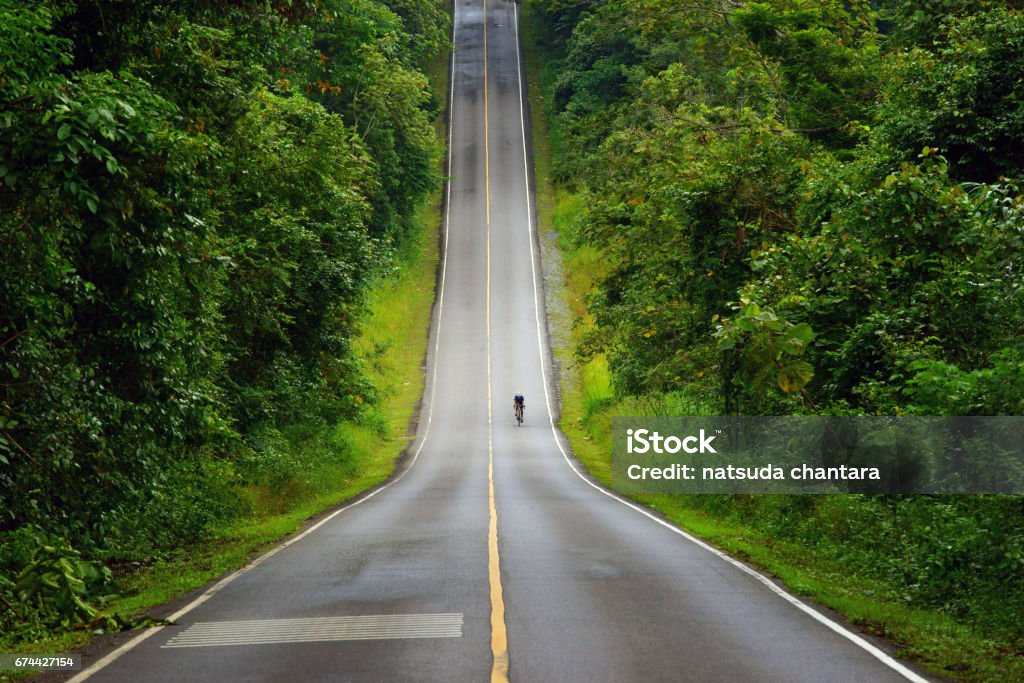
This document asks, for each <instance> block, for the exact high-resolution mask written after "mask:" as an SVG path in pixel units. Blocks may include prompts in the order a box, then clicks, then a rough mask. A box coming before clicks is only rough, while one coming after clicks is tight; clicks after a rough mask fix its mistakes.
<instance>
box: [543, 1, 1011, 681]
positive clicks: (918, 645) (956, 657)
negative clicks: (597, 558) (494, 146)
mask: <svg viewBox="0 0 1024 683" xmlns="http://www.w3.org/2000/svg"><path fill="white" fill-rule="evenodd" d="M524 7H527V11H528V6H526V5H524ZM530 24H531V22H530V19H529V17H528V16H527V17H525V18H524V20H523V27H524V29H525V38H524V41H525V43H526V55H527V59H526V62H527V71H528V75H529V93H530V103H531V112H532V126H533V149H534V154H535V159H534V164H535V169H536V180H537V206H538V212H539V219H540V227H541V229H542V230H555V231H557V232H558V243H559V246H560V248H561V250H562V259H563V262H564V275H565V282H564V283H563V287H562V291H561V292H559V293H557V294H556V296H561V297H563V298H564V300H565V303H566V304H567V308H568V310H569V311H570V313H571V315H572V316H573V318H574V319H578V320H579V321H580V323H579V324H577V325H576V326H575V328H574V333H573V337H574V341H575V340H578V339H579V336H580V334H581V333H582V331H583V330H584V329H586V327H587V326H588V325H589V324H590V320H591V318H590V316H589V313H588V312H587V310H586V305H585V303H584V296H585V295H586V294H587V293H588V292H589V291H590V290H591V289H592V287H593V283H594V281H595V279H596V278H598V277H600V275H601V272H602V268H601V263H602V262H601V259H600V254H598V253H596V252H595V251H594V250H593V249H592V248H590V247H587V246H583V247H579V246H577V245H574V244H572V243H571V241H570V240H569V239H568V238H567V234H568V233H569V232H571V225H572V222H573V221H574V220H575V219H576V217H577V216H578V215H579V214H580V212H581V211H582V208H583V202H582V201H581V199H580V197H579V196H578V195H575V194H573V192H571V191H570V190H568V189H566V188H563V187H560V186H556V185H555V184H554V183H553V182H552V180H551V145H552V141H551V138H550V136H549V132H548V127H547V121H546V119H545V116H544V114H543V112H544V102H543V96H542V91H541V88H540V86H539V83H541V82H544V74H543V67H542V66H541V60H540V58H539V54H538V52H537V50H536V47H535V46H534V45H533V44H532V43H531V40H530V35H529V27H530ZM555 143H556V144H557V140H555ZM568 323H570V324H571V323H572V321H571V320H570V321H568ZM555 353H556V355H557V356H558V358H559V361H560V365H561V368H562V373H561V375H560V377H559V380H560V383H561V390H562V402H563V403H562V415H561V423H560V426H561V428H562V430H563V431H564V432H565V434H566V435H567V436H568V438H569V441H570V442H571V444H572V447H573V450H574V452H575V455H576V457H577V458H578V459H579V460H580V462H581V463H582V464H583V465H584V466H585V467H586V468H587V469H588V470H589V471H590V473H591V474H593V475H594V476H595V477H596V478H597V479H598V480H600V481H601V482H602V483H603V484H604V485H605V486H608V487H611V479H612V469H611V419H612V417H613V416H615V415H640V414H644V413H645V412H646V410H645V407H644V406H640V405H638V404H637V403H636V402H633V401H618V402H616V401H615V399H614V397H613V393H612V390H611V378H610V376H609V373H608V367H607V363H606V361H605V360H604V359H603V358H601V357H598V358H596V359H594V360H592V361H590V362H589V363H587V364H586V365H583V366H581V365H580V364H579V363H577V362H576V361H575V360H574V358H573V349H572V348H570V347H568V346H566V345H559V344H558V343H557V341H556V349H555ZM674 401H675V402H676V403H677V404H676V405H670V406H661V409H662V410H663V411H664V410H665V409H666V408H667V411H666V414H678V415H684V414H687V415H701V414H709V413H708V412H707V411H708V408H709V407H708V406H707V405H705V404H703V403H702V402H700V401H699V400H693V401H688V400H686V399H680V398H679V397H675V399H674ZM635 499H636V500H637V501H638V502H640V503H643V504H645V505H647V506H649V507H651V508H653V509H655V510H657V511H659V512H660V513H662V514H663V515H664V516H665V517H666V518H668V519H669V520H671V521H672V522H673V523H675V524H677V525H678V526H680V527H682V528H684V529H686V530H687V531H689V532H691V533H693V534H695V535H697V536H700V537H702V538H704V539H706V540H707V541H709V542H710V543H712V544H713V545H715V546H716V547H718V548H720V549H722V550H725V551H726V552H729V553H730V554H732V555H733V556H734V557H738V558H740V559H742V560H744V561H747V562H749V563H751V564H752V565H754V566H757V567H759V568H760V569H762V570H764V571H766V572H767V573H769V574H772V575H773V576H775V577H777V578H779V579H780V580H781V581H782V582H783V583H784V584H785V585H786V586H787V587H788V588H789V590H790V591H792V592H793V593H795V594H797V595H805V596H808V597H810V598H811V599H813V600H814V601H816V602H818V603H820V604H823V605H826V606H828V607H831V608H833V609H835V610H837V611H839V612H841V613H842V614H844V615H845V616H846V617H847V618H849V619H850V620H851V621H852V622H853V623H855V624H857V625H859V626H860V627H861V628H863V629H864V630H865V631H866V632H868V633H871V634H875V635H882V636H885V637H887V638H889V639H890V640H891V641H892V642H893V643H895V644H896V645H897V647H898V649H899V654H900V655H901V656H903V657H907V658H910V659H913V660H915V661H918V662H920V663H921V664H923V665H924V666H926V667H928V668H929V669H931V670H933V671H935V672H936V673H939V674H942V675H946V676H952V677H956V678H961V679H963V680H969V681H1021V680H1024V658H1021V657H1020V656H1016V655H1015V654H1014V653H1012V652H1008V651H1005V650H1004V649H1003V648H1000V647H999V646H997V645H996V644H994V643H992V642H989V641H986V640H985V639H983V638H981V637H979V636H978V635H976V634H974V633H973V632H972V631H971V630H970V629H968V628H967V627H965V626H963V625H961V624H958V623H956V622H955V621H954V620H953V619H952V618H950V617H948V616H947V615H944V614H941V613H938V612H933V611H924V610H916V609H910V608H908V607H906V606H905V605H902V604H900V603H899V602H897V601H896V600H894V599H893V596H892V591H891V590H890V587H888V586H885V585H881V584H879V583H878V582H876V581H872V580H869V579H865V578H863V577H858V576H851V575H850V573H849V572H848V571H847V570H845V569H844V568H842V567H840V566H837V565H834V564H831V563H827V562H823V561H822V559H821V558H820V557H815V556H814V555H813V554H811V553H810V552H809V551H808V549H807V548H805V547H802V546H800V545H798V544H794V543H784V542H780V541H778V540H776V539H772V538H770V537H769V536H766V535H765V534H764V533H762V532H760V531H757V530H755V529H753V528H750V527H746V526H743V525H742V524H737V523H735V522H732V521H728V520H724V519H716V518H715V517H713V516H712V515H710V514H709V513H707V512H706V511H703V510H698V509H694V508H692V507H688V505H687V500H686V498H685V497H682V496H669V495H660V496H654V495H650V496H636V497H635Z"/></svg>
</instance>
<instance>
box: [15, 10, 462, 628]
mask: <svg viewBox="0 0 1024 683" xmlns="http://www.w3.org/2000/svg"><path fill="white" fill-rule="evenodd" d="M449 27H450V16H449V14H448V12H447V9H446V6H445V5H444V4H443V3H439V2H437V1H436V0H281V1H276V0H267V1H255V0H253V1H249V0H238V1H235V2H213V1H209V0H186V1H185V2H175V3H136V2H123V1H109V2H94V1H92V0H89V1H85V0H0V633H3V641H4V642H5V643H7V642H9V641H11V640H13V641H14V642H17V641H18V640H19V639H21V640H26V639H27V640H32V639H33V638H38V637H41V636H44V635H46V634H48V633H53V632H59V631H61V630H62V629H68V628H72V627H75V626H82V625H88V626H95V625H96V624H97V623H100V620H101V618H102V617H103V615H102V610H101V609H99V608H97V605H98V604H99V603H100V602H102V601H101V600H100V598H101V597H102V596H104V595H106V594H107V593H110V592H111V591H112V588H111V584H110V579H111V574H112V572H111V568H112V567H113V568H115V569H116V568H118V567H122V568H123V567H126V566H139V565H140V564H141V565H146V564H149V563H152V562H153V561H154V560H159V559H160V558H162V557H166V556H168V555H169V554H172V553H173V552H174V551H175V550H176V549H179V548H182V547H184V546H187V545H188V544H191V543H194V542H196V541H198V540H201V539H203V538H206V537H208V536H209V535H210V534H211V533H212V530H214V529H215V528H217V527H218V525H221V524H223V523H225V522H227V521H230V520H232V519H237V518H244V517H245V516H246V515H248V514H250V513H252V512H253V510H254V509H255V508H257V507H258V504H259V502H260V501H259V500H258V499H257V498H258V495H259V494H260V493H261V492H262V493H264V494H267V495H270V494H272V493H274V492H275V491H280V492H283V493H281V494H280V495H286V494H287V493H288V492H289V491H290V490H291V489H293V488H301V484H302V483H303V481H304V480H306V479H309V478H310V477H315V476H317V474H318V473H319V472H320V470H321V469H323V468H328V469H330V468H333V469H332V470H331V471H333V472H340V473H341V474H343V475H345V474H347V473H348V474H350V473H351V470H353V469H356V468H357V467H358V463H354V462H352V460H353V456H352V453H351V450H352V449H351V444H350V443H348V442H347V441H346V439H344V438H334V437H331V436H330V434H331V433H330V432H329V428H330V427H332V426H333V425H337V424H339V423H368V424H369V426H370V428H371V429H378V428H379V429H380V430H382V429H383V427H382V426H380V425H377V424H375V422H379V421H380V419H381V418H380V416H379V415H377V414H375V413H374V408H373V406H374V405H375V404H376V403H377V402H378V400H379V398H380V394H381V392H382V387H381V386H379V385H378V384H377V383H375V382H374V381H373V378H372V376H371V375H372V373H371V372H370V369H371V368H370V367H369V366H370V365H371V364H372V361H373V355H372V354H367V353H362V352H360V351H359V350H358V349H356V348H355V344H354V341H353V340H354V339H355V338H356V337H358V335H359V333H360V326H361V325H362V324H363V320H364V318H365V316H366V314H367V310H366V309H367V305H368V304H367V301H368V295H369V293H370V292H371V291H374V290H375V289H379V288H380V287H381V286H382V284H381V283H383V282H386V281H387V280H388V279H389V278H391V277H392V275H394V273H396V272H397V271H399V270H401V267H402V265H403V263H404V262H405V260H407V259H408V258H409V254H410V253H413V252H415V251H416V249H417V248H418V245H419V244H420V243H421V242H422V240H423V236H422V226H421V225H420V223H419V222H418V219H417V215H418V212H419V211H420V209H421V207H422V206H423V205H424V202H425V200H426V199H427V197H428V195H429V194H430V193H431V192H433V191H434V190H435V188H437V187H438V186H439V184H440V180H441V177H440V174H439V168H440V167H439V161H440V159H441V156H442V153H443V145H442V142H441V138H440V137H439V136H438V134H437V131H436V129H435V127H434V123H433V122H434V119H435V118H436V116H437V114H438V111H439V109H440V107H439V101H440V100H442V99H443V93H441V94H439V93H438V92H436V91H435V89H434V88H432V87H431V86H430V84H429V83H428V79H427V76H426V75H425V72H426V71H428V70H429V68H430V67H431V65H432V64H433V63H434V62H435V61H437V60H438V58H439V56H440V58H441V59H442V60H443V58H444V57H445V56H446V55H447V51H448V43H449V38H448V35H449ZM442 63H443V61H442ZM430 277H431V279H432V272H431V273H430ZM426 309H429V302H428V304H427V306H426ZM424 344H425V341H424ZM421 361H422V355H421V356H420V357H419V358H416V359H415V361H414V362H415V366H414V367H416V368H418V365H419V363H420V362H421ZM410 405H412V401H410ZM402 428H403V429H404V428H405V425H404V424H403V425H402ZM325 434H327V436H326V437H325V436H324V435H325ZM325 438H327V439H331V438H334V440H333V441H331V442H329V443H317V441H318V440H320V441H323V439H325ZM268 492H269V493H268ZM200 583H201V582H200Z"/></svg>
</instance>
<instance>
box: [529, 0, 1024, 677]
mask: <svg viewBox="0 0 1024 683" xmlns="http://www.w3.org/2000/svg"><path fill="white" fill-rule="evenodd" d="M528 9H529V13H530V17H531V19H532V21H530V22H528V26H529V28H530V31H531V33H532V37H533V42H534V44H535V50H536V52H537V54H536V55H535V56H534V63H535V71H536V73H537V75H538V76H539V81H540V83H539V90H538V94H537V96H536V97H535V98H534V100H533V102H534V104H535V107H536V108H538V109H540V110H541V111H540V112H536V113H538V114H539V115H541V116H542V118H543V124H544V125H545V126H546V127H547V128H548V129H549V131H550V134H549V137H550V150H551V164H550V169H544V168H541V173H540V177H541V180H542V181H543V180H544V176H545V174H549V175H550V180H551V182H552V183H553V187H554V190H553V195H552V199H550V202H549V203H550V204H551V208H550V214H551V215H550V217H549V218H550V221H551V222H552V223H553V225H554V227H555V228H556V229H557V230H558V240H559V244H560V246H561V247H562V250H563V251H564V252H565V254H566V266H565V271H566V280H567V283H568V287H569V290H570V291H569V294H568V298H569V300H570V305H571V307H572V316H573V317H574V318H575V326H574V330H573V333H572V349H571V351H572V353H571V354H570V357H568V358H567V359H566V362H565V363H564V365H566V366H575V369H574V370H571V371H570V373H573V372H574V373H575V375H576V378H575V379H574V380H572V381H570V382H569V384H570V385H572V384H573V382H575V384H576V385H575V386H569V388H568V390H567V391H566V392H565V395H566V397H567V399H566V402H567V403H566V408H565V411H566V412H565V414H564V416H563V422H562V426H563V428H564V429H565V430H566V431H567V433H569V435H570V438H571V439H572V441H573V445H574V448H576V450H577V454H578V455H580V457H581V458H583V459H584V461H585V462H587V463H588V465H590V466H591V469H592V470H593V471H595V472H597V473H598V474H600V473H601V472H602V471H605V472H607V471H608V470H607V468H608V464H607V458H608V454H609V452H610V443H611V436H610V425H609V423H610V418H611V417H612V416H615V415H640V414H648V415H788V414H807V415H814V414H819V415H1020V414H1022V412H1024V337H1022V336H1021V334H1020V330H1021V328H1022V325H1024V200H1022V198H1021V187H1020V182H1021V168H1022V164H1024V108H1022V97H1024V14H1022V13H1021V5H1020V3H1017V2H989V1H986V0H926V1H924V2H916V1H915V2H911V1H909V0H872V1H871V2H868V1H866V0H856V1H853V2H849V1H839V0H814V1H810V0H769V1H766V2H721V1H719V0H688V1H687V2H678V1H672V0H623V1H612V0H589V1H588V0H583V1H577V0H552V1H551V2H539V1H535V2H531V3H528ZM537 140H538V138H537V136H536V135H535V143H536V142H537ZM544 144H547V142H546V141H543V142H541V143H540V144H538V145H537V146H538V148H540V147H542V146H543V145H544ZM540 191H541V194H542V195H543V193H544V189H543V188H541V190H540ZM542 203H543V202H542ZM543 219H544V216H543V208H542V221H543ZM574 433H575V435H574ZM591 442H595V443H598V444H601V445H602V448H603V450H602V451H601V453H598V454H595V455H593V456H592V457H591V458H590V459H589V460H588V457H587V451H588V449H590V450H592V449H593V446H591V445H590V444H591ZM608 480H609V479H608V478H606V479H605V481H608ZM669 498H670V497H667V496H665V497H649V498H647V499H644V501H645V502H647V503H649V504H651V505H653V506H655V507H657V508H658V509H660V510H662V511H664V512H666V514H670V516H671V514H678V517H676V518H674V519H697V520H698V522H699V523H704V522H703V521H700V520H714V521H715V522H716V523H719V524H726V525H729V524H732V525H738V528H739V527H742V528H743V529H745V530H746V533H749V534H750V535H751V537H752V538H756V542H755V543H754V544H753V545H755V546H757V545H758V544H760V545H761V546H764V548H768V549H769V550H768V551H766V552H768V553H769V555H770V553H771V552H775V551H774V550H771V548H775V547H778V548H779V549H780V550H779V551H778V553H777V554H776V555H775V556H774V557H779V556H781V555H782V554H784V551H783V550H781V549H783V548H787V549H790V550H791V551H792V553H791V554H794V555H796V554H799V555H802V556H805V557H806V558H808V559H807V560H806V563H807V564H808V566H809V565H811V564H817V565H820V567H825V568H827V571H828V572H832V573H831V574H829V575H828V578H827V580H821V581H819V583H821V584H828V583H832V584H833V585H835V584H836V582H837V581H838V582H840V583H842V582H846V583H848V584H849V585H850V586H854V585H855V584H856V585H858V587H857V588H856V589H851V591H850V592H849V595H845V596H840V597H839V598H837V599H836V600H835V601H834V602H835V603H836V606H838V607H840V608H841V609H843V608H844V607H843V601H844V600H845V601H846V602H850V601H851V600H854V598H851V597H850V596H855V595H857V594H859V595H862V596H863V595H868V596H870V597H872V598H876V599H878V600H880V601H882V602H886V603H890V604H893V605H896V606H897V607H898V608H899V609H900V610H902V612H900V613H901V614H904V615H907V614H912V613H914V611H915V610H924V611H925V612H927V613H929V614H939V615H942V617H943V618H946V619H947V621H944V622H943V624H945V626H942V627H941V628H940V627H937V629H938V630H943V629H945V631H947V632H950V633H951V632H953V631H956V630H958V629H963V631H962V632H963V633H969V634H970V635H969V638H968V640H970V642H971V643H972V645H971V646H970V647H964V646H963V642H965V641H958V642H959V643H960V644H958V645H955V646H954V645H950V642H952V641H948V640H945V637H946V635H947V634H946V633H943V634H940V635H937V636H936V637H935V638H934V639H933V640H932V641H931V642H925V641H926V640H927V638H929V637H930V636H929V635H927V634H925V635H920V634H921V633H923V632H924V631H926V630H928V629H921V628H919V624H914V623H911V622H910V621H906V620H905V623H902V624H895V625H894V624H893V623H892V622H893V621H894V620H895V621H898V620H899V619H900V618H903V617H899V618H894V619H893V620H889V621H887V617H885V615H879V614H874V615H873V614H858V615H855V616H857V617H858V618H861V617H862V618H861V622H862V623H863V624H865V625H867V626H869V627H870V628H871V629H872V630H874V631H876V632H880V633H886V634H888V635H890V636H892V637H895V638H897V639H901V638H902V639H903V642H904V643H905V644H906V642H907V641H913V639H914V638H915V637H916V638H918V641H917V642H916V643H913V644H912V645H913V646H912V647H911V648H910V652H911V653H912V654H913V655H914V656H917V657H918V658H920V659H923V660H925V661H930V662H931V663H932V664H933V665H935V666H936V667H937V668H939V669H942V670H944V671H945V672H946V673H948V674H952V675H957V676H959V675H965V676H968V677H969V678H974V679H976V680H988V679H990V677H999V676H996V675H995V674H993V673H992V672H991V671H987V672H986V671H985V670H981V669H977V670H975V669H971V668H970V665H969V664H964V663H963V662H961V661H953V660H955V659H956V657H957V655H950V654H949V651H950V650H952V649H956V648H962V649H964V651H966V650H968V649H971V648H973V649H971V654H969V655H963V656H964V657H966V658H968V659H969V658H970V657H972V656H975V655H977V654H978V653H979V652H984V653H985V654H984V656H985V657H990V658H991V660H992V661H995V662H997V664H996V665H995V666H996V667H997V668H999V667H1000V665H999V664H998V662H1000V661H1001V662H1002V664H1003V665H1004V666H1012V667H1017V668H1013V671H1016V672H1017V674H1006V671H1008V670H1009V669H1004V670H1003V673H1002V674H1000V675H1001V676H1007V675H1008V676H1009V677H1010V678H1012V677H1013V676H1014V675H1024V669H1021V668H1020V655H1021V654H1022V653H1024V609H1022V605H1024V499H1021V498H1020V497H1016V496H1003V497H999V496H962V497H952V496H950V497H942V496H919V497H900V496H835V497H830V496H806V497H785V496H693V497H674V498H672V499H669ZM719 540H721V539H719ZM755 550H757V551H758V552H760V550H758V549H757V548H755ZM750 552H754V551H753V550H751V551H750ZM786 552H788V551H786ZM742 553H743V554H744V555H746V556H748V557H749V556H750V555H749V553H747V551H742ZM769 555H765V557H768V556H769ZM764 563H768V564H770V561H769V560H768V559H765V560H764ZM821 571H822V572H825V571H826V570H825V569H822V570H821ZM820 576H821V575H819V578H820ZM859 582H860V583H859ZM808 585H809V584H808ZM798 589H799V587H798ZM858 591H859V593H858ZM804 592H810V593H814V592H815V591H814V590H812V589H810V588H807V587H806V586H805V587H804ZM826 592H827V591H826ZM848 613H849V612H848ZM907 619H910V617H907ZM929 628H930V627H929ZM914 631H917V632H919V633H918V635H916V636H915V635H914V634H913V632H914ZM914 648H916V649H914ZM950 657H951V658H952V659H948V660H944V658H950ZM1011 663H1012V664H1011ZM943 667H945V668H943ZM1010 678H1008V680H1009V679H1010ZM1015 680H1019V679H1015Z"/></svg>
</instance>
